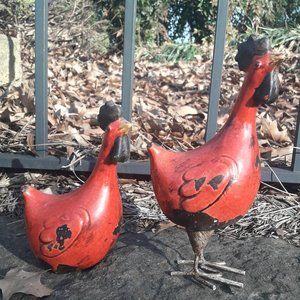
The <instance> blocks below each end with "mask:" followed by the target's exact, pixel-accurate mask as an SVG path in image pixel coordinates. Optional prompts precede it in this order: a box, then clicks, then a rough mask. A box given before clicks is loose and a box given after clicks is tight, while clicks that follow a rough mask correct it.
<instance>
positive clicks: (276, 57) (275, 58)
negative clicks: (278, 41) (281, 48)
mask: <svg viewBox="0 0 300 300" xmlns="http://www.w3.org/2000/svg"><path fill="white" fill-rule="evenodd" d="M283 60H284V56H283V54H275V53H272V54H271V57H270V67H271V68H272V69H274V68H277V67H279V66H280V64H281V63H282V62H283Z"/></svg>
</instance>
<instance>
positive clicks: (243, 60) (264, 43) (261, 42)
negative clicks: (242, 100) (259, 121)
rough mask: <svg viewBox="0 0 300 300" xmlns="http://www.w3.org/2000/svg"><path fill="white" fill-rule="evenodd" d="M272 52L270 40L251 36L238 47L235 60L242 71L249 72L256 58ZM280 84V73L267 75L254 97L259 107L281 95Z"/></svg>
mask: <svg viewBox="0 0 300 300" xmlns="http://www.w3.org/2000/svg"><path fill="white" fill-rule="evenodd" d="M270 50H271V46H270V41H269V39H268V38H266V37H263V38H257V39H256V38H255V37H253V36H250V37H249V38H248V39H247V40H246V41H245V42H243V43H241V44H239V45H238V53H237V55H236V57H235V60H236V61H237V63H238V66H239V69H240V70H241V71H244V72H247V70H248V68H249V67H250V65H251V64H252V63H253V58H254V56H256V57H262V56H264V55H266V53H267V52H269V51H270ZM279 89H280V82H279V78H278V71H277V70H273V71H271V72H270V73H268V74H266V76H265V77H264V80H263V82H262V83H261V84H260V86H259V87H258V88H257V89H256V90H255V94H254V96H253V99H254V102H255V103H256V104H257V105H260V104H264V103H265V102H266V100H267V101H268V102H272V101H274V100H276V99H277V97H278V95H279Z"/></svg>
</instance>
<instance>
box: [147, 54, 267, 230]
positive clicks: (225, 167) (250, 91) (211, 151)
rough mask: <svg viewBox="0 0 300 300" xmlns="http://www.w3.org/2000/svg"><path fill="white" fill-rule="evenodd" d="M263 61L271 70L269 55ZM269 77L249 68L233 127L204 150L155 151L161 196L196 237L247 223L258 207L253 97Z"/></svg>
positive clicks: (168, 209) (157, 191)
mask: <svg viewBox="0 0 300 300" xmlns="http://www.w3.org/2000/svg"><path fill="white" fill-rule="evenodd" d="M259 59H260V63H261V64H262V65H266V66H268V65H269V53H267V54H265V55H264V56H263V57H259ZM254 61H255V59H254ZM254 72H256V74H255V77H254V76H253V73H254ZM266 73H267V71H266V70H265V69H262V70H261V72H260V70H257V66H255V65H254V64H253V65H251V66H250V67H249V69H248V70H247V73H246V78H245V81H244V84H243V87H242V89H241V92H240V94H239V96H238V99H237V101H236V104H235V106H234V108H233V111H232V113H231V115H230V117H229V119H228V121H227V123H226V124H225V125H224V127H223V128H222V129H221V130H220V131H219V133H218V134H217V135H216V136H215V137H214V138H213V139H212V140H210V141H209V142H208V143H207V144H205V145H204V146H202V147H200V148H198V149H195V150H191V151H187V152H171V151H167V150H165V149H164V148H162V147H159V146H157V145H152V146H151V147H150V149H149V153H150V161H151V178H152V182H153V187H154V191H155V195H156V197H157V200H158V202H159V205H160V207H161V208H162V210H163V212H164V213H165V214H166V216H167V217H168V218H169V219H170V220H172V221H173V222H174V223H176V224H179V225H182V226H184V227H186V228H187V229H189V230H192V231H205V230H212V229H215V228H218V227H221V226H224V225H226V224H229V223H230V222H233V221H235V220H236V219H238V218H240V217H242V216H243V215H244V214H245V213H246V212H247V211H248V209H249V208H250V206H251V205H252V203H253V201H254V199H255V195H256V193H257V191H258V188H259V184H260V162H259V147H258V141H257V135H256V125H255V124H256V122H255V118H256V110H257V106H258V105H257V104H255V103H254V99H253V95H254V93H255V90H256V89H257V88H258V86H259V85H260V84H261V82H262V81H263V78H264V77H265V76H266ZM260 74H261V76H260ZM265 100H266V99H265Z"/></svg>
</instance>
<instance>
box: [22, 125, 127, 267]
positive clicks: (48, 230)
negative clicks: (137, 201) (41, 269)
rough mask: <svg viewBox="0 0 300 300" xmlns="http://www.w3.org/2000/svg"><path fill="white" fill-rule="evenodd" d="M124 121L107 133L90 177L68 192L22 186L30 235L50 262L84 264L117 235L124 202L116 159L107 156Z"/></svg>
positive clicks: (98, 257) (105, 249) (37, 250)
mask: <svg viewBox="0 0 300 300" xmlns="http://www.w3.org/2000/svg"><path fill="white" fill-rule="evenodd" d="M120 124H121V123H120V121H119V120H118V121H115V122H114V123H112V124H111V126H110V128H109V131H108V132H107V133H106V134H105V137H104V142H103V146H102V149H101V151H100V154H99V157H98V161H97V164H96V166H95V168H94V170H93V172H92V174H91V175H90V177H89V178H88V180H87V182H86V183H85V184H83V185H82V186H81V187H80V188H78V189H77V190H75V191H72V192H70V193H67V194H62V195H48V194H45V193H42V192H40V191H38V190H36V189H35V188H33V187H29V188H27V190H26V191H25V192H24V198H25V218H26V224H27V235H28V239H29V242H30V245H31V247H32V250H33V252H34V253H35V255H36V256H37V257H39V258H40V259H42V260H44V261H45V262H47V263H48V264H50V265H51V266H52V269H53V270H54V271H55V270H56V269H57V267H58V266H59V265H67V266H71V267H77V268H80V269H85V268H89V267H91V266H93V265H95V264H96V263H98V262H99V261H100V260H101V259H102V258H103V257H104V256H105V255H106V254H107V252H108V251H109V250H110V248H111V247H112V246H113V244H114V243H115V241H116V239H117V238H118V235H119V226H120V222H121V219H122V203H121V198H120V193H119V188H118V181H117V164H116V163H110V162H108V161H107V157H108V155H109V152H110V150H111V148H112V146H113V143H114V141H115V138H116V137H117V136H120V135H121V134H120V132H119V127H120Z"/></svg>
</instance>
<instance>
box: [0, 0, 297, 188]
mask: <svg viewBox="0 0 300 300" xmlns="http://www.w3.org/2000/svg"><path fill="white" fill-rule="evenodd" d="M136 7H137V0H126V1H125V29H124V47H123V73H122V113H123V116H124V117H125V118H126V119H127V120H131V115H132V93H133V78H134V76H133V71H134V48H135V23H136ZM227 11H228V0H219V1H218V12H217V23H216V33H215V41H214V55H213V64H212V74H211V85H210V99H209V108H208V118H207V127H206V136H205V139H206V141H207V140H209V139H210V138H212V137H213V136H214V134H215V132H216V129H217V117H218V106H219V97H220V88H221V78H222V67H223V57H224V45H225V36H226V23H227ZM47 60H48V0H36V1H35V100H36V111H35V115H36V144H39V145H41V146H38V147H37V149H36V150H37V153H38V156H37V157H34V156H30V155H25V154H15V153H0V167H1V168H14V169H39V170H41V169H42V170H66V168H65V166H67V165H68V164H69V163H70V161H69V160H67V158H64V157H56V156H49V155H48V154H47V147H46V146H42V145H46V144H47V143H48V91H47V89H48V86H47V82H48V75H47V71H48V64H47ZM299 123H300V114H299V109H298V120H297V125H296V126H297V127H296V135H295V144H294V145H295V147H294V151H293V159H292V166H291V167H290V168H288V167H286V168H272V169H271V168H265V167H264V168H262V180H263V181H268V182H278V181H279V180H280V181H281V182H288V183H300V130H299ZM95 162H96V158H95V157H89V158H84V159H82V160H81V161H80V163H78V164H77V165H76V166H75V168H74V169H75V170H76V171H79V172H80V171H82V172H90V171H91V170H92V169H93V168H94V165H95ZM118 172H119V173H121V174H130V175H137V176H138V175H150V164H149V160H138V161H137V160H131V161H129V162H126V163H123V164H119V165H118Z"/></svg>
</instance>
